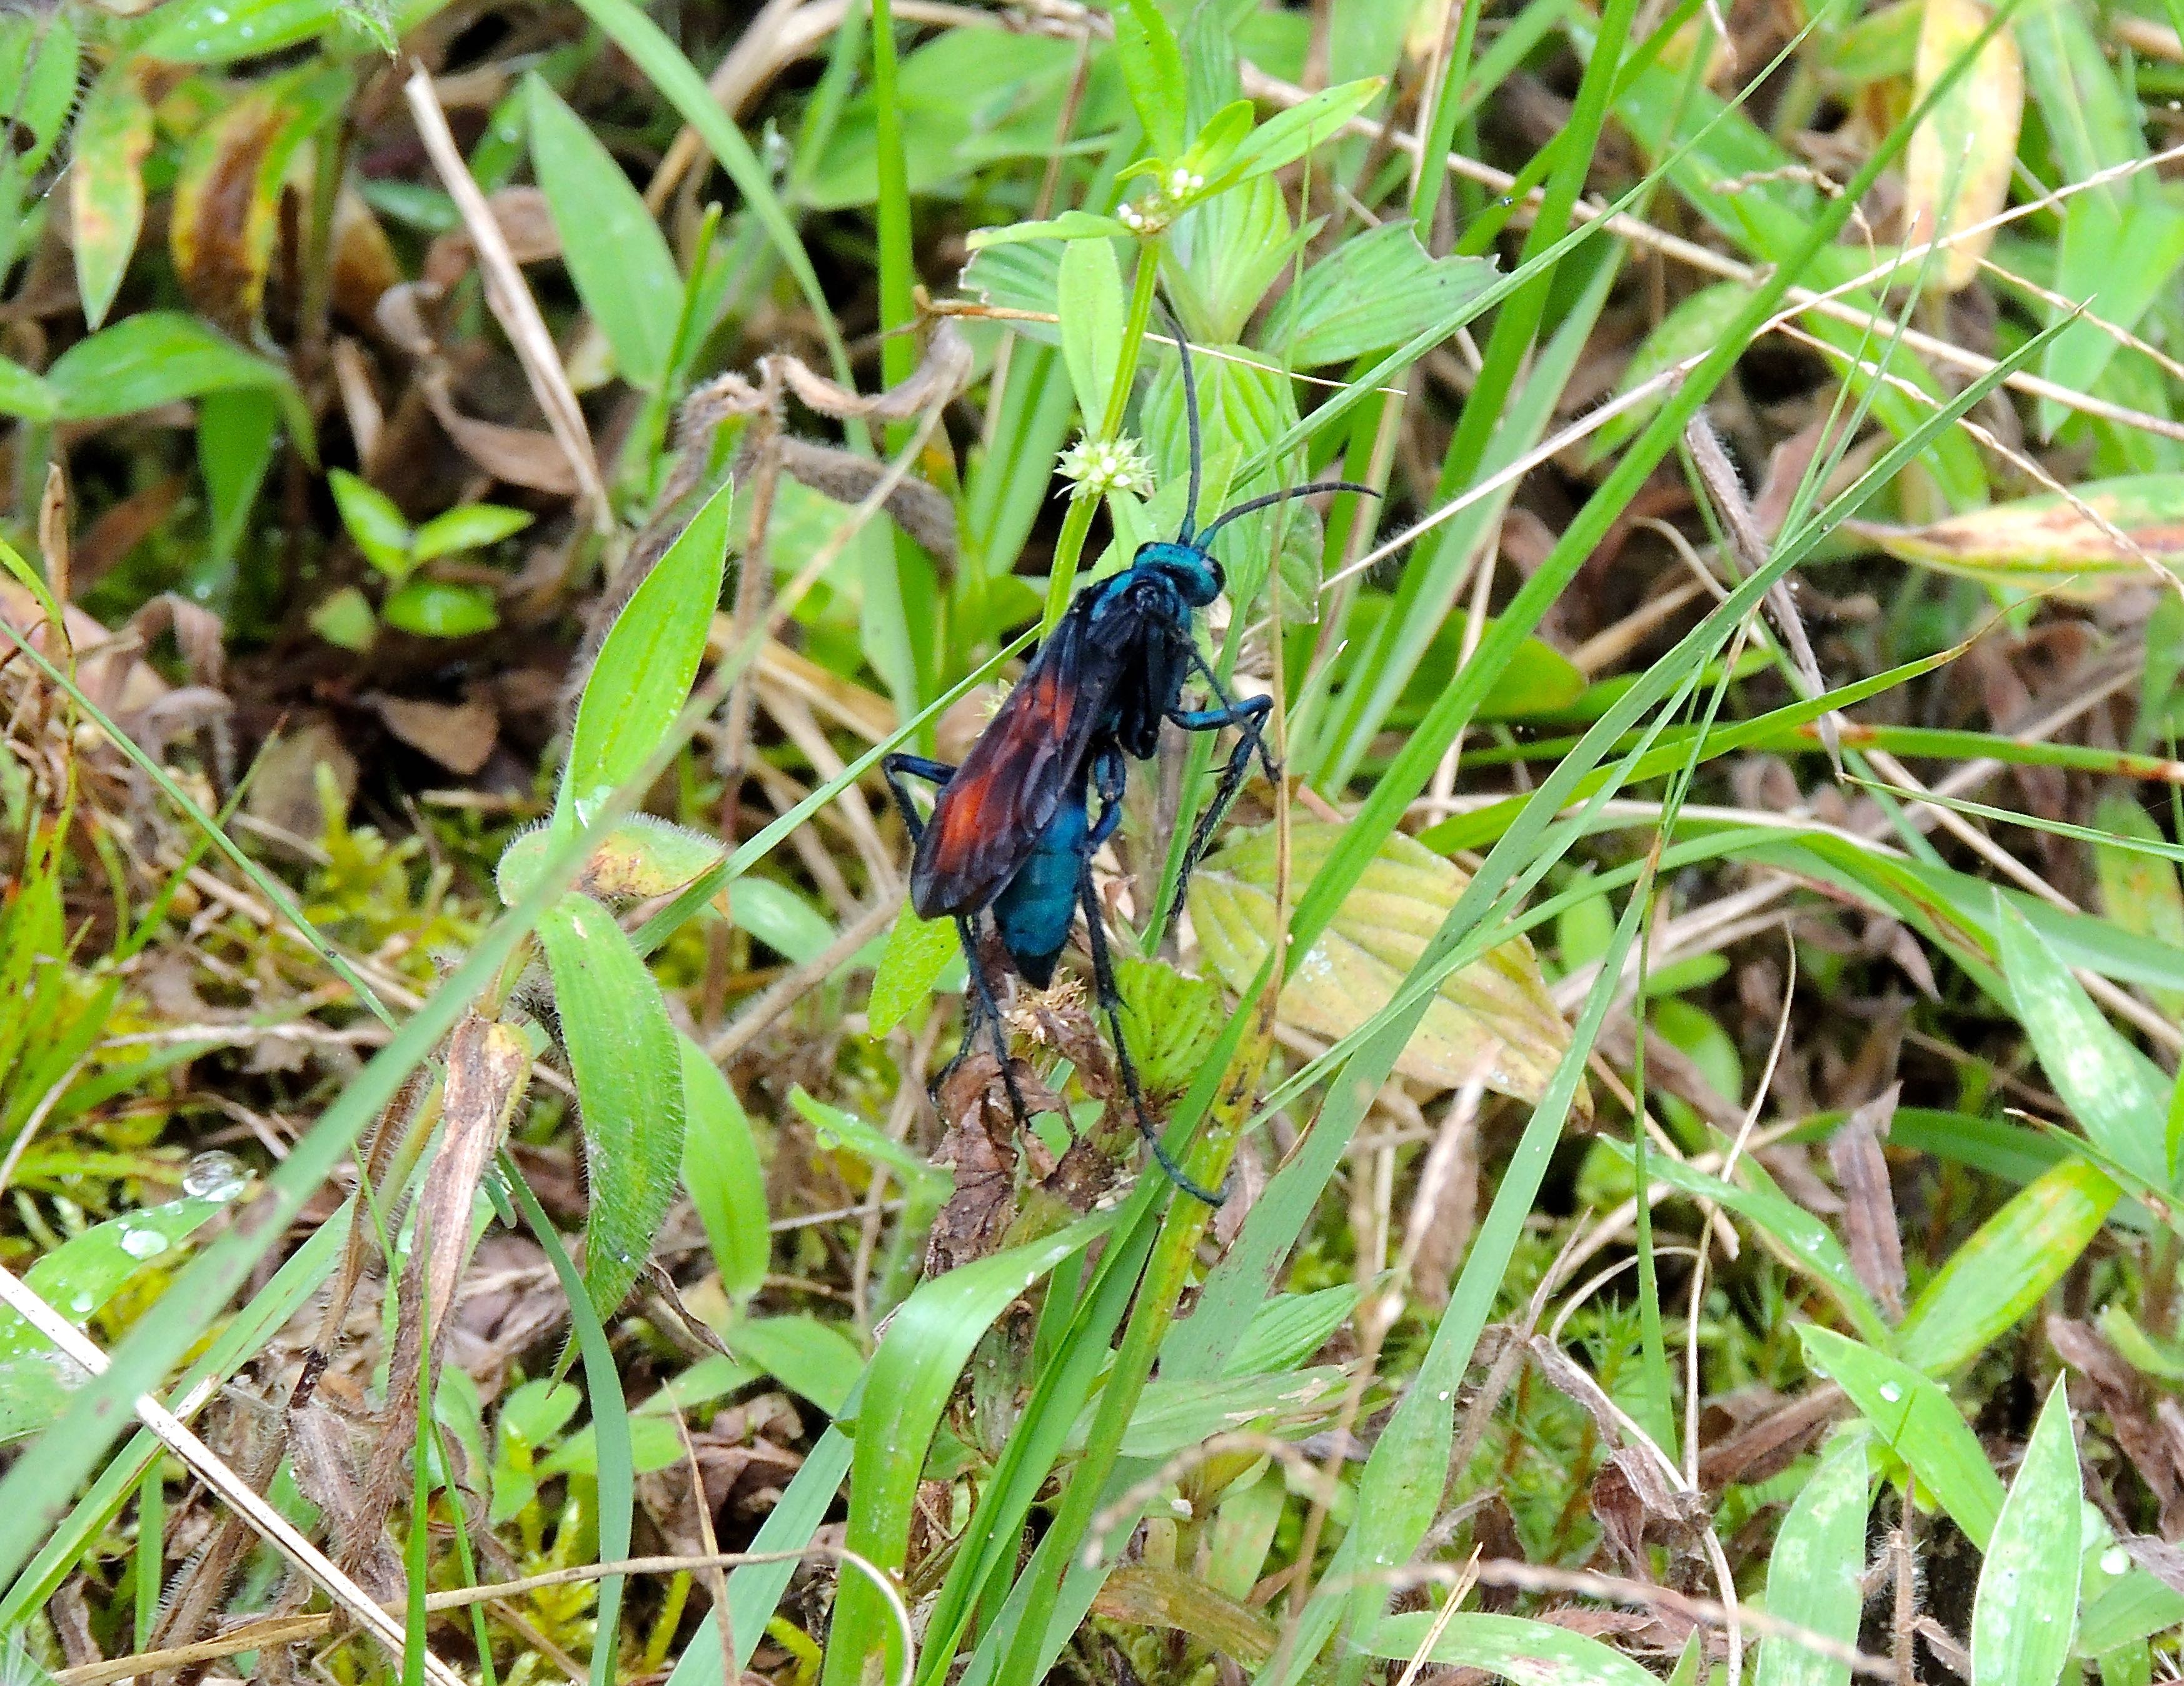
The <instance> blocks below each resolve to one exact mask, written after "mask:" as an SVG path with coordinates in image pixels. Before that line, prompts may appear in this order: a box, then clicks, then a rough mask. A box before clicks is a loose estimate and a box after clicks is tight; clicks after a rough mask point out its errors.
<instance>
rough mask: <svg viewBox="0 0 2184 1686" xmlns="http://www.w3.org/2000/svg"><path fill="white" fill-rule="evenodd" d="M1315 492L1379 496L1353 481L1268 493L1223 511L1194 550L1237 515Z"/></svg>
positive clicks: (1199, 538) (1323, 481)
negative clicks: (1361, 493) (1359, 493)
mask: <svg viewBox="0 0 2184 1686" xmlns="http://www.w3.org/2000/svg"><path fill="white" fill-rule="evenodd" d="M1313 492H1363V493H1364V494H1365V496H1366V497H1368V498H1378V497H1379V495H1380V494H1379V492H1375V491H1374V490H1373V488H1372V487H1369V486H1360V485H1359V484H1358V483H1357V481H1354V480H1316V481H1313V482H1312V484H1311V485H1310V486H1292V487H1290V488H1289V489H1288V490H1287V491H1286V492H1268V493H1267V495H1266V496H1265V497H1263V498H1251V499H1250V500H1249V501H1248V502H1245V503H1242V504H1238V505H1237V506H1236V507H1235V508H1234V509H1223V511H1222V512H1221V513H1220V514H1219V515H1216V516H1215V517H1214V518H1213V519H1212V520H1211V521H1209V522H1207V523H1206V531H1203V532H1201V533H1200V534H1199V535H1198V543H1197V544H1196V545H1195V547H1194V548H1195V549H1199V550H1204V549H1205V548H1206V546H1207V545H1209V544H1211V543H1212V542H1213V535H1214V534H1216V533H1217V532H1219V531H1221V529H1222V528H1223V527H1225V526H1228V525H1229V522H1231V521H1233V520H1235V519H1236V518H1237V517H1238V516H1239V515H1254V514H1256V513H1257V512H1258V511H1259V510H1261V509H1265V508H1266V507H1267V506H1268V504H1280V503H1284V502H1286V501H1287V500H1288V499H1290V498H1305V497H1309V496H1310V495H1311V494H1312V493H1313ZM1184 543H1190V541H1189V540H1187V539H1186V540H1185V541H1184Z"/></svg>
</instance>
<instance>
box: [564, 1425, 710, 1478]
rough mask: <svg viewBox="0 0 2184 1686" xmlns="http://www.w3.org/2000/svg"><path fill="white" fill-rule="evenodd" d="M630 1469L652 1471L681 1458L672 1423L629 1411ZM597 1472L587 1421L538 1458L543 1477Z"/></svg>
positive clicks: (638, 1472)
mask: <svg viewBox="0 0 2184 1686" xmlns="http://www.w3.org/2000/svg"><path fill="white" fill-rule="evenodd" d="M629 1431H630V1432H629V1450H630V1470H631V1472H632V1474H635V1475H653V1474H656V1473H657V1472H660V1471H661V1470H664V1469H672V1468H673V1467H674V1466H676V1465H677V1464H679V1463H681V1462H682V1436H681V1435H680V1434H678V1433H676V1432H675V1425H674V1424H673V1423H671V1422H667V1421H666V1419H664V1418H661V1417H657V1416H637V1415H635V1414H634V1413H632V1415H631V1416H630V1420H629ZM538 1473H539V1475H540V1476H541V1477H543V1478H547V1479H551V1478H552V1477H554V1476H557V1475H584V1476H591V1477H597V1476H598V1474H599V1436H598V1435H597V1434H596V1433H593V1430H592V1428H591V1426H590V1425H589V1424H586V1425H585V1426H584V1427H582V1428H579V1429H578V1430H577V1432H576V1433H574V1434H571V1436H570V1437H569V1438H567V1439H565V1440H564V1441H563V1442H562V1443H561V1444H560V1445H558V1446H556V1447H555V1448H554V1450H553V1451H552V1452H550V1453H549V1454H548V1455H547V1456H546V1457H544V1458H543V1459H542V1460H541V1461H539V1465H538Z"/></svg>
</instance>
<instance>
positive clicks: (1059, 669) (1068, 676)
mask: <svg viewBox="0 0 2184 1686" xmlns="http://www.w3.org/2000/svg"><path fill="white" fill-rule="evenodd" d="M1092 597H1093V594H1092V593H1087V594H1086V595H1085V596H1084V597H1081V598H1078V600H1077V602H1076V603H1075V604H1072V605H1071V608H1070V611H1069V613H1068V614H1067V615H1064V616H1063V617H1062V620H1061V625H1060V626H1057V627H1056V628H1055V632H1054V637H1051V638H1050V639H1049V640H1048V641H1047V643H1045V645H1044V646H1043V647H1042V648H1040V650H1039V654H1037V655H1036V656H1034V658H1033V659H1032V664H1031V666H1030V667H1029V668H1028V670H1026V671H1025V673H1024V676H1023V677H1022V679H1020V680H1018V681H1017V687H1016V689H1015V690H1013V691H1011V692H1010V693H1009V694H1008V697H1007V698H1006V700H1005V701H1004V702H1003V703H1002V704H1001V706H1000V709H999V711H998V712H996V713H995V715H994V717H993V719H992V720H991V721H988V722H987V725H986V729H985V731H984V732H981V733H980V734H979V735H978V742H977V743H973V744H972V746H971V753H970V754H967V755H966V756H965V757H964V758H963V765H961V767H959V768H958V769H957V770H956V775H955V776H954V777H952V778H950V780H949V781H948V782H947V783H946V784H945V785H944V786H943V787H941V791H940V796H939V800H938V801H937V802H935V803H934V804H933V817H932V819H931V820H930V821H928V823H927V825H926V827H925V831H924V833H923V835H922V836H921V837H919V838H918V840H917V854H916V855H915V856H914V857H912V859H911V865H910V899H911V906H913V907H915V908H916V909H917V914H918V917H919V918H921V919H940V918H944V917H952V916H956V915H963V914H972V913H978V912H979V911H981V910H983V909H985V908H986V907H988V906H989V905H990V904H992V902H993V899H994V898H995V896H997V895H999V894H1000V893H1001V890H1002V888H1003V887H1004V886H1006V884H1007V883H1008V882H1009V880H1010V879H1011V878H1012V877H1014V876H1016V874H1017V868H1019V867H1020V866H1022V865H1023V863H1024V860H1025V859H1026V857H1027V856H1028V855H1029V854H1031V852H1032V851H1033V849H1034V848H1036V847H1037V846H1038V843H1039V833H1040V832H1043V831H1045V829H1046V826H1047V822H1048V821H1050V820H1051V819H1053V818H1054V811H1055V810H1056V807H1057V806H1058V805H1059V804H1061V799H1062V797H1063V796H1064V794H1065V793H1067V792H1068V791H1069V790H1070V789H1071V788H1072V787H1073V785H1075V784H1077V783H1078V782H1081V781H1082V780H1083V778H1084V758H1085V754H1086V752H1087V750H1088V748H1089V746H1090V743H1091V741H1092V737H1093V734H1094V732H1095V731H1096V730H1097V728H1098V726H1099V724H1100V718H1101V716H1103V715H1105V714H1106V712H1107V707H1108V703H1109V700H1110V698H1112V695H1113V693H1114V689H1115V683H1116V681H1117V677H1118V676H1120V675H1121V673H1122V672H1123V668H1124V666H1125V665H1126V661H1125V658H1126V656H1127V654H1128V651H1129V650H1130V649H1131V648H1134V645H1135V644H1136V643H1137V641H1138V638H1139V635H1140V632H1141V629H1140V628H1139V626H1137V625H1136V624H1135V622H1136V620H1137V619H1138V616H1137V615H1136V614H1135V613H1134V605H1132V604H1128V602H1127V601H1121V602H1114V603H1111V604H1109V605H1108V607H1107V609H1106V612H1105V613H1103V614H1101V615H1100V616H1099V617H1098V619H1097V620H1096V621H1095V618H1094V616H1093V615H1092V613H1091V612H1090V609H1091V603H1092ZM1117 616H1119V617H1120V618H1121V619H1122V620H1127V621H1128V622H1130V623H1131V624H1129V625H1127V626H1125V625H1120V624H1117ZM1095 633H1096V635H1097V636H1096V637H1095Z"/></svg>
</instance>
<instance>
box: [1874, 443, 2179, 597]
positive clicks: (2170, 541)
mask: <svg viewBox="0 0 2184 1686" xmlns="http://www.w3.org/2000/svg"><path fill="white" fill-rule="evenodd" d="M2073 500H2075V501H2073ZM2081 505H2082V506H2083V507H2082V508H2081V507H2080V506H2081ZM2087 511H2091V512H2092V513H2091V515H2088V514H2087ZM1843 525H1844V526H1845V528H1846V529H1847V530H1848V531H1852V532H1855V533H1857V534H1858V536H1859V537H1862V538H1866V539H1870V540H1871V541H1872V542H1873V543H1875V544H1877V545H1879V546H1880V548H1882V549H1883V550H1885V551H1886V552H1887V553H1888V554H1890V555H1891V556H1893V557H1895V558H1897V559H1898V560H1899V561H1903V562H1916V563H1918V564H1919V565H1922V566H1924V567H1928V568H1938V569H1940V570H1942V572H1944V573H1949V574H1961V575H1964V576H1965V577H1967V578H1969V579H1975V580H1980V581H1986V582H1987V583H1990V584H1993V585H2003V586H2010V587H2020V588H2025V589H2038V590H2042V591H2053V592H2054V593H2057V594H2058V595H2059V596H2061V597H2064V598H2068V599H2070V600H2073V601H2075V602H2095V601H2098V600H2099V599H2100V598H2104V597H2107V596H2109V594H2110V593H2113V592H2114V590H2115V589H2116V587H2118V586H2119V585H2120V584H2121V583H2123V581H2124V579H2125V578H2126V577H2127V576H2137V577H2140V578H2143V577H2144V576H2145V574H2146V564H2145V562H2144V561H2143V560H2142V559H2141V558H2140V556H2139V555H2138V554H2137V553H2136V552H2134V551H2133V550H2131V549H2130V548H2126V546H2124V545H2122V544H2120V543H2117V540H2116V535H2117V534H2118V533H2120V534H2121V535H2122V536H2123V537H2125V538H2126V539H2128V540H2129V541H2130V542H2131V544H2132V545H2135V546H2137V550H2138V551H2142V552H2143V553H2144V554H2145V555H2146V556H2148V557H2151V558H2152V559H2153V560H2154V561H2155V562H2156V563H2158V564H2159V565H2161V566H2162V567H2164V568H2166V569H2168V570H2170V571H2171V572H2177V571H2180V570H2184V474H2141V475H2126V476H2123V477H2122V478H2120V479H2117V480H2102V481H2090V482H2088V483H2087V484H2086V485H2084V486H2081V487H2075V488H2074V489H2073V491H2072V493H2071V497H2070V498H2062V497H2059V496H2058V495H2056V494H2054V493H2053V492H2050V493H2047V494H2044V495H2042V496H2041V497H2037V498H2017V499H2014V501H2012V502H2010V503H2007V504H1992V505H1990V506H1989V507H1988V508H1986V509H1975V510H1973V511H1971V512H1970V514H1968V515H1952V516H1949V517H1948V518H1947V519H1946V520H1939V521H1931V522H1929V523H1928V524H1927V525H1925V526H1919V527H1898V526H1886V525H1885V524H1882V523H1880V522H1874V521H1846V522H1845V523H1844V524H1843ZM2111 528H2113V529H2114V531H2109V529H2111Z"/></svg>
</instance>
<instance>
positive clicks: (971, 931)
mask: <svg viewBox="0 0 2184 1686" xmlns="http://www.w3.org/2000/svg"><path fill="white" fill-rule="evenodd" d="M956 936H957V937H958V938H960V939H961V942H962V944H963V959H964V962H965V964H966V965H968V966H969V967H970V971H971V982H970V989H969V992H968V994H967V1002H966V1008H965V1023H964V1026H963V1045H962V1047H961V1048H960V1049H957V1050H956V1057H955V1058H954V1059H953V1060H950V1061H949V1062H948V1064H947V1066H945V1067H944V1069H943V1070H942V1071H941V1073H940V1076H939V1077H938V1078H935V1079H934V1084H935V1087H936V1088H937V1087H938V1086H939V1083H941V1082H945V1081H946V1079H947V1077H948V1073H949V1072H950V1071H954V1070H955V1069H956V1066H960V1065H961V1064H962V1062H963V1057H964V1055H965V1054H968V1053H969V1052H970V1051H971V1049H972V1045H973V1044H974V1043H976V1042H977V1041H978V1032H979V1030H980V1029H981V1028H982V1027H985V1028H990V1029H991V1030H992V1032H993V1041H994V1057H995V1059H996V1060H999V1061H1000V1066H1001V1087H1002V1088H1004V1089H1006V1090H1007V1091H1008V1096H1009V1111H1010V1113H1011V1115H1012V1116H1014V1117H1015V1119H1016V1124H1017V1129H1018V1130H1028V1129H1030V1128H1031V1109H1030V1108H1028V1107H1027V1106H1026V1105H1024V1098H1023V1091H1022V1090H1021V1089H1019V1088H1017V1071H1016V1067H1015V1066H1014V1065H1013V1064H1011V1061H1010V1060H1009V1029H1008V1023H1007V1021H1006V1020H1004V1019H1003V1018H1002V1017H1001V1004H1000V1002H999V1001H998V1000H996V999H995V996H994V985H993V981H992V980H991V979H990V978H989V977H987V976H986V968H985V965H984V963H983V961H981V960H980V959H979V958H978V915H976V914H966V915H963V916H961V918H959V919H957V920H956Z"/></svg>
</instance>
